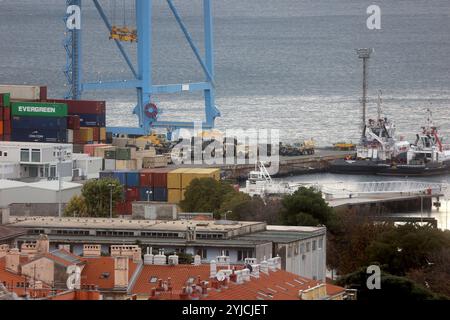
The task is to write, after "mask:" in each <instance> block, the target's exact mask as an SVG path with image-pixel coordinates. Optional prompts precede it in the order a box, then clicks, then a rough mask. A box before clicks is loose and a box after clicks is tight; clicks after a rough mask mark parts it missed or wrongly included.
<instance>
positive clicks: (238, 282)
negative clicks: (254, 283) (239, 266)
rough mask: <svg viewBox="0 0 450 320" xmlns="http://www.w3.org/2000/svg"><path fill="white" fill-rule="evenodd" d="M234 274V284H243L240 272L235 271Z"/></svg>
mask: <svg viewBox="0 0 450 320" xmlns="http://www.w3.org/2000/svg"><path fill="white" fill-rule="evenodd" d="M234 274H235V275H236V284H242V283H243V282H244V279H243V276H242V270H237V271H235V272H234Z"/></svg>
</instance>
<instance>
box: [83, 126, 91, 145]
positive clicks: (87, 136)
mask: <svg viewBox="0 0 450 320" xmlns="http://www.w3.org/2000/svg"><path fill="white" fill-rule="evenodd" d="M80 140H81V141H82V142H85V143H87V142H92V141H94V130H92V128H84V127H83V128H80Z"/></svg>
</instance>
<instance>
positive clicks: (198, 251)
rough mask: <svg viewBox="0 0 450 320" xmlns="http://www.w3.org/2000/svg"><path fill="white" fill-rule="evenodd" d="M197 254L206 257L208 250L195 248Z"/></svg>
mask: <svg viewBox="0 0 450 320" xmlns="http://www.w3.org/2000/svg"><path fill="white" fill-rule="evenodd" d="M197 255H198V256H200V257H201V258H202V259H206V258H207V257H208V251H207V250H206V249H197Z"/></svg>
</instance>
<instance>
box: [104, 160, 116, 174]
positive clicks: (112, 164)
mask: <svg viewBox="0 0 450 320" xmlns="http://www.w3.org/2000/svg"><path fill="white" fill-rule="evenodd" d="M105 170H106V171H114V170H116V160H114V159H105Z"/></svg>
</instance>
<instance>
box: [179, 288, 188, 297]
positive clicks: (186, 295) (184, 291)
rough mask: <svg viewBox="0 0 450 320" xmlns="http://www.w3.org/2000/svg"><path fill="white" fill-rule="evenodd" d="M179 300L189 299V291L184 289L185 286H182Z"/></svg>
mask: <svg viewBox="0 0 450 320" xmlns="http://www.w3.org/2000/svg"><path fill="white" fill-rule="evenodd" d="M180 300H189V293H188V292H187V290H186V287H183V289H182V290H181V293H180Z"/></svg>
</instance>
